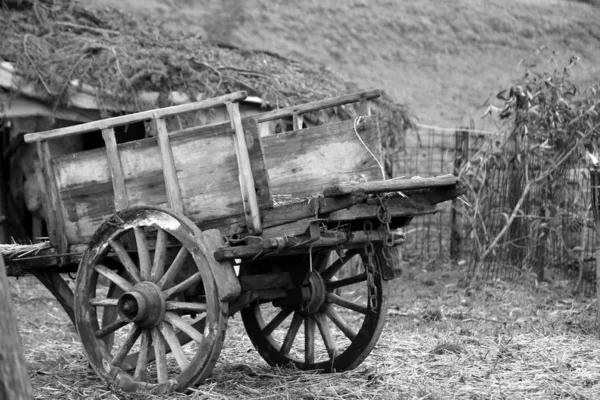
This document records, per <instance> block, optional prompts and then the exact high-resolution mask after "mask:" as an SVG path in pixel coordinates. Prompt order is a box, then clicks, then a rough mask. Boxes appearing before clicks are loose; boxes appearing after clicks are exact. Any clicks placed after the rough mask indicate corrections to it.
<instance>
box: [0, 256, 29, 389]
mask: <svg viewBox="0 0 600 400" xmlns="http://www.w3.org/2000/svg"><path fill="white" fill-rule="evenodd" d="M0 360H1V361H2V362H0V399H11V400H13V399H14V400H26V399H27V400H29V399H32V398H33V393H32V389H31V383H30V382H29V376H28V375H27V368H26V366H25V356H24V355H23V348H22V347H21V340H20V338H19V332H18V330H17V321H16V319H15V315H14V312H13V309H12V301H11V299H10V290H9V287H8V279H7V278H6V267H5V265H4V258H3V257H2V254H0Z"/></svg>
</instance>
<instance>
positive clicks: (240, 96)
mask: <svg viewBox="0 0 600 400" xmlns="http://www.w3.org/2000/svg"><path fill="white" fill-rule="evenodd" d="M246 97H247V96H246V92H235V93H231V94H228V95H224V96H220V97H215V98H212V99H207V100H203V101H198V102H195V103H189V104H183V105H180V106H173V107H165V108H159V109H156V110H149V111H142V112H139V113H134V114H128V115H122V116H119V117H113V118H107V119H102V120H99V121H93V122H88V123H86V124H81V125H74V126H69V127H66V128H60V129H53V130H49V131H45V132H36V133H29V134H27V135H25V142H26V143H33V142H40V141H42V140H50V139H56V138H59V137H66V136H72V135H77V134H80V133H87V132H93V131H98V130H102V129H107V128H113V127H115V126H121V125H127V124H131V123H133V122H138V121H146V120H150V119H158V118H164V117H167V116H170V115H177V114H183V113H186V112H191V111H198V110H204V109H207V108H211V107H215V106H218V105H220V104H225V103H236V102H239V101H242V100H244V99H245V98H246Z"/></svg>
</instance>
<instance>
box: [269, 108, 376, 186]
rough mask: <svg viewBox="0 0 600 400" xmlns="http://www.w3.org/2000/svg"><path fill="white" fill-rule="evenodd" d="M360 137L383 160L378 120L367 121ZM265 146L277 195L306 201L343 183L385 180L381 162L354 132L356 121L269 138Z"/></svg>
mask: <svg viewBox="0 0 600 400" xmlns="http://www.w3.org/2000/svg"><path fill="white" fill-rule="evenodd" d="M358 133H359V134H360V136H361V138H362V140H363V141H364V142H365V144H366V145H367V146H368V147H369V149H370V150H371V151H372V152H373V153H374V154H375V155H376V156H377V157H378V158H379V159H381V147H380V140H379V126H378V121H377V118H375V117H368V118H365V119H363V123H362V124H361V129H360V130H359V131H358ZM262 142H263V151H264V154H265V159H266V167H267V171H268V173H269V179H270V188H271V193H273V194H290V195H292V196H293V197H304V196H309V195H314V194H316V193H320V192H322V191H323V189H324V188H326V187H328V186H332V185H336V184H341V183H343V182H348V181H358V180H367V181H373V180H378V179H381V170H380V169H379V166H378V164H377V162H376V161H375V159H374V158H373V156H371V155H370V154H369V152H368V151H367V149H365V147H364V146H363V145H362V143H361V142H360V140H359V139H358V137H357V136H356V133H355V132H354V121H353V120H349V121H343V122H338V123H333V124H327V125H321V126H317V127H313V128H306V129H302V130H299V131H293V132H286V133H282V134H279V135H276V136H267V137H264V138H262Z"/></svg>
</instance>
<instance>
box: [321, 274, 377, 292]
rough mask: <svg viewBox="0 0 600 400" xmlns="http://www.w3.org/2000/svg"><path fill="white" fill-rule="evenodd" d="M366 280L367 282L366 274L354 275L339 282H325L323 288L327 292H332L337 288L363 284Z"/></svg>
mask: <svg viewBox="0 0 600 400" xmlns="http://www.w3.org/2000/svg"><path fill="white" fill-rule="evenodd" d="M366 280H367V274H360V275H355V276H351V277H348V278H344V279H340V280H339V281H331V282H327V283H326V284H325V288H326V289H327V291H328V292H332V291H334V290H335V289H337V288H341V287H344V286H349V285H353V284H355V283H359V282H365V281H366Z"/></svg>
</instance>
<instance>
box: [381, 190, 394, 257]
mask: <svg viewBox="0 0 600 400" xmlns="http://www.w3.org/2000/svg"><path fill="white" fill-rule="evenodd" d="M377 198H378V199H379V206H378V207H377V219H378V220H379V222H380V224H379V231H380V232H381V235H382V236H383V248H382V249H381V252H382V255H383V258H384V259H385V260H386V261H390V260H391V259H392V247H394V236H393V235H392V232H391V229H390V222H392V215H391V213H390V209H389V207H388V202H387V198H386V197H385V196H382V195H379V194H378V195H377Z"/></svg>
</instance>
